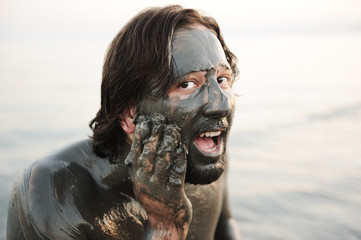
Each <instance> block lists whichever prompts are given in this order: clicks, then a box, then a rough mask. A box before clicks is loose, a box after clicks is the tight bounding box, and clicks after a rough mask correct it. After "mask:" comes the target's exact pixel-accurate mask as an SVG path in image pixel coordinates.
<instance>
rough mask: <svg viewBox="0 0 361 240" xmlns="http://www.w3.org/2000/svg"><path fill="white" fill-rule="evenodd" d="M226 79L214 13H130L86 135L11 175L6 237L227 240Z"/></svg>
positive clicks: (230, 73)
mask: <svg viewBox="0 0 361 240" xmlns="http://www.w3.org/2000/svg"><path fill="white" fill-rule="evenodd" d="M236 75H237V68H236V58H235V56H234V55H233V54H232V53H231V52H230V51H229V50H228V48H227V46H226V44H225V43H224V41H223V38H222V36H221V34H220V30H219V27H218V25H217V23H216V22H215V20H214V19H212V18H210V17H205V16H201V15H200V14H199V13H198V12H197V11H195V10H192V9H183V8H181V7H180V6H169V7H165V8H151V9H147V10H145V11H143V12H141V13H139V14H138V15H137V16H136V17H135V18H133V19H132V20H131V21H130V22H129V23H128V24H127V25H126V26H125V27H124V28H123V29H122V30H121V31H120V32H119V33H118V35H117V36H116V37H115V39H114V40H113V42H112V43H111V45H110V47H109V50H108V53H107V56H106V59H105V63H104V68H103V80H102V88H101V90H102V94H101V108H100V110H99V112H98V113H97V115H96V117H95V118H94V119H93V120H92V122H91V123H90V127H91V128H92V130H93V136H92V140H85V141H82V142H79V143H76V144H74V145H72V146H69V147H67V148H65V149H63V150H61V151H59V152H57V153H55V154H53V155H51V156H49V157H47V158H45V159H42V160H40V161H37V162H35V163H34V164H32V165H31V166H30V167H29V168H28V169H27V170H25V172H24V174H23V175H22V176H20V178H18V180H17V182H16V183H15V185H14V189H13V193H12V199H11V202H10V205H9V214H8V229H7V239H9V240H12V239H17V240H19V239H239V238H240V237H239V232H238V229H237V227H236V223H235V221H234V220H233V219H232V217H231V214H230V210H229V206H228V200H227V186H226V168H227V159H226V156H225V148H226V141H227V137H228V133H229V129H230V126H231V123H232V115H233V111H234V102H235V96H234V94H233V92H232V89H231V86H232V82H233V81H234V79H235V77H236Z"/></svg>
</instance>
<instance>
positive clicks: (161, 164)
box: [154, 124, 180, 183]
mask: <svg viewBox="0 0 361 240" xmlns="http://www.w3.org/2000/svg"><path fill="white" fill-rule="evenodd" d="M178 129H179V128H178V127H177V126H175V125H174V124H168V125H166V127H165V129H164V135H163V138H162V141H161V142H160V145H159V147H158V151H157V157H156V159H155V164H154V168H155V169H154V179H155V181H156V182H159V183H162V182H167V181H168V176H169V166H170V165H171V154H172V153H173V152H174V150H175V149H176V147H177V146H178V144H179V142H180V133H179V130H178Z"/></svg>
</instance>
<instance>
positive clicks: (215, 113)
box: [203, 79, 231, 119]
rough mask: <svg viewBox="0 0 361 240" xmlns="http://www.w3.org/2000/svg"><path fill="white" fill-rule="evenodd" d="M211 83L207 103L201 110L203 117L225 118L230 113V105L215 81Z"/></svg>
mask: <svg viewBox="0 0 361 240" xmlns="http://www.w3.org/2000/svg"><path fill="white" fill-rule="evenodd" d="M215 80H216V81H215V83H214V81H211V82H213V83H211V84H210V85H209V86H208V102H207V104H206V105H205V107H204V108H203V115H204V116H205V117H208V118H216V119H218V118H223V117H227V116H228V115H229V114H230V112H231V104H230V101H229V98H228V97H227V96H226V95H225V94H224V92H223V91H222V89H221V88H220V86H219V85H218V83H217V79H215Z"/></svg>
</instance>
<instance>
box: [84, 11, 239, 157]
mask: <svg viewBox="0 0 361 240" xmlns="http://www.w3.org/2000/svg"><path fill="white" fill-rule="evenodd" d="M195 23H199V24H202V25H204V26H205V27H207V28H208V29H210V30H212V31H213V32H214V33H215V35H216V36H217V38H218V39H219V41H220V42H221V44H222V46H223V49H224V52H225V54H226V57H227V60H228V62H229V64H230V66H231V67H232V68H233V69H232V70H233V75H234V76H233V79H235V78H236V77H237V75H238V69H237V58H236V57H235V55H233V53H232V52H231V51H230V50H229V49H228V47H227V46H226V44H225V42H224V40H223V37H222V35H221V32H220V29H219V26H218V24H217V22H216V21H215V20H214V19H213V18H212V17H210V16H205V15H201V14H200V13H199V12H198V11H196V10H194V9H184V8H183V7H181V6H179V5H172V6H167V7H157V8H148V9H145V10H143V11H142V12H140V13H139V14H138V15H136V16H135V17H134V18H133V19H131V20H130V21H129V22H128V23H127V24H126V25H125V26H124V27H123V28H122V29H121V30H120V32H119V33H118V34H117V35H116V37H115V38H114V39H113V41H112V42H111V44H110V46H109V48H108V51H107V54H106V56H105V61H104V66H103V76H102V78H103V79H102V84H101V107H100V110H99V111H98V113H97V115H96V116H95V118H94V119H93V120H92V121H91V122H90V123H89V126H90V128H91V129H92V130H93V136H92V137H91V139H92V142H93V149H94V151H95V153H96V154H97V155H98V156H100V157H107V158H109V160H110V162H115V160H116V158H117V156H118V153H119V151H120V150H121V148H122V145H123V144H124V143H125V141H126V138H127V135H126V133H125V132H124V131H123V129H122V127H121V125H120V118H119V117H120V116H121V114H122V112H123V111H124V110H125V109H127V108H128V109H129V108H131V107H133V106H136V104H137V103H138V102H139V101H140V100H141V99H142V98H143V96H144V94H146V93H149V92H152V94H154V97H162V96H165V95H166V94H167V92H168V91H169V89H170V87H171V86H172V83H173V82H174V79H173V76H174V75H175V74H174V73H173V67H172V59H171V40H172V37H173V33H174V31H175V30H176V29H178V28H182V27H185V26H187V25H190V24H195Z"/></svg>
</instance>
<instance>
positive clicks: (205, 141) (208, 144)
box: [194, 137, 216, 152]
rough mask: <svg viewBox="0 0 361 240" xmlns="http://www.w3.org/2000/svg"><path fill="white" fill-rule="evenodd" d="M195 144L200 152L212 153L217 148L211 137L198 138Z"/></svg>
mask: <svg viewBox="0 0 361 240" xmlns="http://www.w3.org/2000/svg"><path fill="white" fill-rule="evenodd" d="M194 142H195V144H196V145H197V147H198V148H199V149H200V150H202V151H206V152H208V151H210V150H211V149H213V148H214V147H215V146H216V145H215V144H214V142H213V139H212V138H211V137H197V138H196V139H195V141H194Z"/></svg>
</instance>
